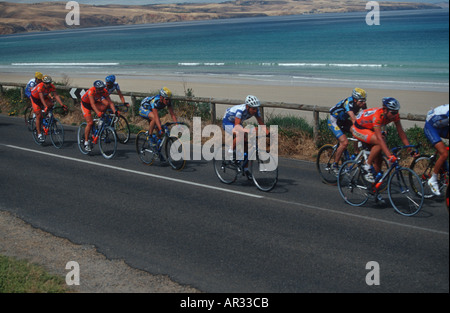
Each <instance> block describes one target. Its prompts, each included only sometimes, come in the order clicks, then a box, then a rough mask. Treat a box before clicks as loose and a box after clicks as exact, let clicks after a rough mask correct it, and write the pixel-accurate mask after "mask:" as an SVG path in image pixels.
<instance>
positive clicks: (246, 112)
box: [222, 95, 268, 178]
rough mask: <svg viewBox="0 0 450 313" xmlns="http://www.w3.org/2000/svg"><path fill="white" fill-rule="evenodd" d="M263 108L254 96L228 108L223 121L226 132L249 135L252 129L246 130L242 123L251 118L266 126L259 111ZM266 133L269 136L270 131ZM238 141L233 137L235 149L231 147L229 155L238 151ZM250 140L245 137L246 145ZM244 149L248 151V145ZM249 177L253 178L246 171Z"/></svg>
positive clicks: (246, 170)
mask: <svg viewBox="0 0 450 313" xmlns="http://www.w3.org/2000/svg"><path fill="white" fill-rule="evenodd" d="M260 106H261V103H260V101H259V100H258V98H256V97H255V96H252V95H248V96H247V97H246V99H245V103H244V104H240V105H235V106H233V107H231V108H228V109H227V111H226V112H225V115H224V117H223V121H222V127H223V129H225V131H226V132H227V133H229V134H231V135H233V133H237V132H243V133H249V132H250V129H245V128H244V127H243V126H242V122H243V121H245V120H248V119H249V118H251V117H253V116H254V117H255V118H256V121H257V122H258V124H259V125H264V121H263V119H262V117H261V112H260V110H259V107H260ZM266 133H267V134H268V129H266ZM236 140H237V137H236V136H233V147H230V149H229V151H228V152H229V153H230V154H231V153H233V150H235V149H236ZM247 140H248V138H246V136H244V143H246V142H247ZM244 149H245V150H247V145H246V144H245V145H244ZM244 170H245V172H246V174H247V177H249V178H250V177H251V176H250V173H249V172H248V169H244Z"/></svg>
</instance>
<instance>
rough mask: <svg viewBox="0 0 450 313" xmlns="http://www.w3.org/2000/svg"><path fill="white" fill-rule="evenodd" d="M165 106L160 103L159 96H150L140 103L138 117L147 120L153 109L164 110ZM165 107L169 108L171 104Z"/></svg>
mask: <svg viewBox="0 0 450 313" xmlns="http://www.w3.org/2000/svg"><path fill="white" fill-rule="evenodd" d="M165 107H166V105H165V104H164V103H163V102H162V101H161V96H160V95H157V96H150V97H147V98H145V99H144V100H142V101H141V106H140V107H139V115H140V116H142V117H144V118H148V115H149V114H150V113H151V111H152V110H153V109H157V110H161V109H163V108H165ZM167 107H171V102H170V101H169V103H168V104H167Z"/></svg>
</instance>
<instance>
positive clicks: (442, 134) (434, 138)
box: [423, 122, 448, 146]
mask: <svg viewBox="0 0 450 313" xmlns="http://www.w3.org/2000/svg"><path fill="white" fill-rule="evenodd" d="M423 132H424V133H425V137H427V139H428V141H429V142H431V144H432V145H433V146H434V145H436V144H437V143H438V142H440V141H442V140H441V138H448V125H447V127H443V128H435V127H433V125H432V124H431V123H429V122H425V127H424V128H423Z"/></svg>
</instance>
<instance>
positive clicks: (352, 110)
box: [328, 88, 367, 172]
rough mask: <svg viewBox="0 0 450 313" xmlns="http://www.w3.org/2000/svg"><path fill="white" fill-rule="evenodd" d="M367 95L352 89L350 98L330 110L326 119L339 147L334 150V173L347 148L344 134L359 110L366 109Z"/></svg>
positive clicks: (359, 89)
mask: <svg viewBox="0 0 450 313" xmlns="http://www.w3.org/2000/svg"><path fill="white" fill-rule="evenodd" d="M366 98H367V94H366V91H365V90H364V89H361V88H355V89H353V92H352V96H351V97H348V98H346V99H344V100H342V101H340V102H339V103H337V104H336V105H335V106H334V107H332V108H331V109H330V117H329V118H328V128H329V129H330V130H331V131H332V132H333V134H334V136H335V137H336V138H337V140H338V141H339V147H338V149H337V150H336V154H335V158H334V163H333V169H334V171H335V172H337V171H338V170H339V168H338V165H337V164H338V162H339V160H340V158H341V156H342V153H343V152H344V151H345V149H347V147H348V139H347V136H346V135H345V132H350V127H352V125H353V124H354V122H355V121H356V115H357V114H358V112H359V111H360V110H361V109H363V110H364V109H366V108H367V105H366Z"/></svg>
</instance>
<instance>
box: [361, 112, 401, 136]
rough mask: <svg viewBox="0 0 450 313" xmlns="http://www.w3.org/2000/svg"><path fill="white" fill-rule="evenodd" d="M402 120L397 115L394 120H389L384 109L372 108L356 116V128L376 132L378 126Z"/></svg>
mask: <svg viewBox="0 0 450 313" xmlns="http://www.w3.org/2000/svg"><path fill="white" fill-rule="evenodd" d="M399 120H400V114H397V115H395V117H394V119H393V120H389V119H388V118H387V117H386V115H385V114H384V108H372V109H366V110H363V111H361V112H360V113H359V114H358V116H356V122H355V126H356V127H357V128H360V129H369V130H372V131H373V130H374V127H376V126H379V127H381V126H384V125H387V124H389V123H390V122H397V121H399Z"/></svg>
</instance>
